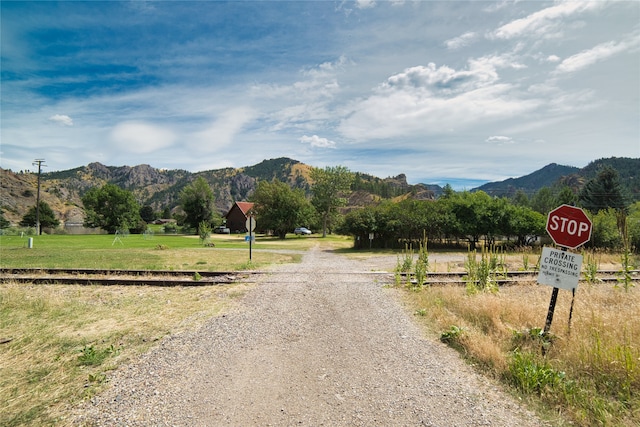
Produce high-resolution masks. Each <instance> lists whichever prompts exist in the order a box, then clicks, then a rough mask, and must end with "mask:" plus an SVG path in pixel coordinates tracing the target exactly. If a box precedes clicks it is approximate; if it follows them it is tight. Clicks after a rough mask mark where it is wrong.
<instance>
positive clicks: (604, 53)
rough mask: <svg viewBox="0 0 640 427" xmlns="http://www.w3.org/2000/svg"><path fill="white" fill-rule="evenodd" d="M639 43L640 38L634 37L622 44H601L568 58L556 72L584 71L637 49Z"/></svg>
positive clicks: (611, 42)
mask: <svg viewBox="0 0 640 427" xmlns="http://www.w3.org/2000/svg"><path fill="white" fill-rule="evenodd" d="M639 41H640V40H639V38H638V37H637V36H634V37H631V38H629V39H627V40H624V41H622V42H620V43H616V42H613V41H610V42H607V43H601V44H599V45H597V46H595V47H593V48H591V49H587V50H584V51H582V52H580V53H577V54H575V55H573V56H570V57H568V58H567V59H565V60H564V61H562V62H561V63H560V65H558V68H557V69H556V71H557V72H558V73H572V72H575V71H579V70H582V69H583V68H586V67H588V66H590V65H593V64H595V63H596V62H599V61H602V60H604V59H607V58H609V57H610V56H613V55H616V54H618V53H621V52H626V51H628V50H630V49H634V48H637V46H638V44H639Z"/></svg>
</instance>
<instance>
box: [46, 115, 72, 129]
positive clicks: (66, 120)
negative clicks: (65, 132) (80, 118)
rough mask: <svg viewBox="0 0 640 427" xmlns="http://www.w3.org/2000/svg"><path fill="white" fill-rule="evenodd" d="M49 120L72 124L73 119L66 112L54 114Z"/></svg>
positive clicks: (67, 124) (65, 124)
mask: <svg viewBox="0 0 640 427" xmlns="http://www.w3.org/2000/svg"><path fill="white" fill-rule="evenodd" d="M49 120H50V121H52V122H55V123H58V124H60V125H63V126H73V120H72V119H71V117H69V116H67V115H66V114H54V115H53V116H51V117H49Z"/></svg>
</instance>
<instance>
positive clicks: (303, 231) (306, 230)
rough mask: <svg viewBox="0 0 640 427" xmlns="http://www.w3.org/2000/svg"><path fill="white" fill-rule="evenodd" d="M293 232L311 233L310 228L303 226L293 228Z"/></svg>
mask: <svg viewBox="0 0 640 427" xmlns="http://www.w3.org/2000/svg"><path fill="white" fill-rule="evenodd" d="M293 234H311V230H309V229H308V228H305V227H298V228H296V229H295V230H293Z"/></svg>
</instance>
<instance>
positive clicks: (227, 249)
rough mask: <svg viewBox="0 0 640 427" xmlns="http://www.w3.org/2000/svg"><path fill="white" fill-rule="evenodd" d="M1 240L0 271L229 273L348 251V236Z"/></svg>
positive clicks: (56, 236) (5, 237)
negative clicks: (206, 241)
mask: <svg viewBox="0 0 640 427" xmlns="http://www.w3.org/2000/svg"><path fill="white" fill-rule="evenodd" d="M31 238H32V239H33V240H32V247H31V248H28V241H29V240H28V239H29V237H26V236H25V237H21V236H6V235H5V236H0V265H2V267H12V268H25V267H31V268H56V267H57V268H96V269H141V270H194V269H195V270H206V271H229V270H242V269H247V268H259V267H261V266H265V265H269V264H273V263H287V262H298V261H299V259H300V257H301V256H302V253H303V251H305V250H307V249H308V248H310V247H312V246H314V245H316V244H318V243H319V239H322V243H323V245H327V244H328V245H330V246H331V247H335V248H346V247H349V246H350V245H351V239H350V238H348V237H344V236H332V237H327V238H320V237H316V236H304V237H301V236H294V235H290V236H287V239H284V240H283V239H278V238H273V237H267V236H261V235H258V236H257V237H256V240H255V242H253V243H252V245H251V260H249V243H248V242H247V241H245V236H244V235H235V234H232V235H213V236H211V239H210V242H211V243H213V244H214V245H215V246H214V247H206V246H204V245H203V243H202V242H201V241H200V239H199V238H198V237H197V236H187V235H166V234H155V235H153V236H144V235H139V234H131V235H128V236H126V237H118V238H116V237H115V236H114V235H43V236H32V237H31Z"/></svg>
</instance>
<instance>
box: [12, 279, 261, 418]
mask: <svg viewBox="0 0 640 427" xmlns="http://www.w3.org/2000/svg"><path fill="white" fill-rule="evenodd" d="M250 286H251V285H246V284H236V285H225V286H203V287H189V288H182V287H175V288H154V287H146V286H141V287H124V286H112V287H98V286H60V285H38V286H33V285H23V284H16V283H3V284H1V285H0V340H11V341H9V342H7V343H5V344H0V371H1V372H2V375H1V376H0V425H2V426H18V425H21V426H22V425H34V426H40V425H64V424H65V420H64V415H65V411H67V410H68V405H69V404H70V403H73V402H76V401H78V400H79V399H83V398H86V397H88V396H90V395H92V394H93V393H95V392H96V391H98V390H100V388H101V387H102V382H103V381H104V378H105V377H104V373H105V372H106V371H108V370H111V369H114V368H115V367H116V366H117V365H119V364H121V363H123V362H125V361H127V360H129V359H131V358H132V357H135V356H136V355H138V354H141V353H142V352H144V351H146V350H147V349H148V348H149V347H150V346H152V345H154V344H155V343H156V342H157V341H158V340H160V339H161V338H162V337H164V336H166V335H168V334H174V333H178V332H180V331H182V330H184V329H186V328H194V327H197V326H198V325H200V324H201V323H202V322H204V321H205V320H206V319H208V318H210V317H211V316H216V315H219V314H220V313H221V312H224V311H225V310H226V309H228V308H229V307H230V306H231V305H232V304H233V301H234V300H235V299H236V298H237V297H238V296H241V295H243V294H244V293H245V291H246V290H247V288H248V287H250ZM83 356H86V358H85V359H83ZM92 356H95V357H96V358H95V360H94V359H92ZM83 362H84V363H83ZM94 362H95V363H94Z"/></svg>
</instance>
